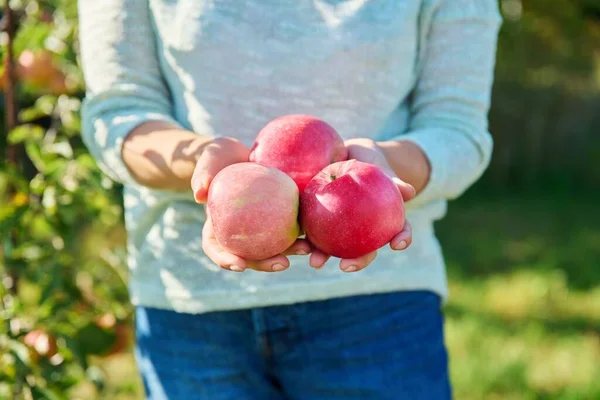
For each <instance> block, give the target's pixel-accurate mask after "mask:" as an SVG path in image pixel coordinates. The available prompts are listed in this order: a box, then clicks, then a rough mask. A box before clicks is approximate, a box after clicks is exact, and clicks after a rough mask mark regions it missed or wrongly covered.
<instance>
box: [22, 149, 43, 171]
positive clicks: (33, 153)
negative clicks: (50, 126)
mask: <svg viewBox="0 0 600 400" xmlns="http://www.w3.org/2000/svg"><path fill="white" fill-rule="evenodd" d="M25 152H26V153H27V155H28V156H29V159H30V160H31V162H32V163H33V165H35V168H36V169H37V170H38V171H40V172H42V173H44V172H45V169H46V163H45V161H44V156H43V155H42V152H41V150H40V147H39V145H38V144H37V143H33V142H27V143H25Z"/></svg>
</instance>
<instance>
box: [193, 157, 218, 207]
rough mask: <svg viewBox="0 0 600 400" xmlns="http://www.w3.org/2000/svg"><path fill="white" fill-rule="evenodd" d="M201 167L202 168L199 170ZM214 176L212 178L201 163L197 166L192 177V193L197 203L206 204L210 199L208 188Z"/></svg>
mask: <svg viewBox="0 0 600 400" xmlns="http://www.w3.org/2000/svg"><path fill="white" fill-rule="evenodd" d="M199 167H200V168H199ZM212 178H213V176H210V175H209V174H208V173H207V172H206V170H205V169H204V168H202V167H201V166H200V163H198V164H196V169H195V170H194V174H193V175H192V182H191V183H192V192H193V193H194V200H195V201H196V203H201V204H202V203H206V200H207V198H208V188H209V186H210V182H211V181H212Z"/></svg>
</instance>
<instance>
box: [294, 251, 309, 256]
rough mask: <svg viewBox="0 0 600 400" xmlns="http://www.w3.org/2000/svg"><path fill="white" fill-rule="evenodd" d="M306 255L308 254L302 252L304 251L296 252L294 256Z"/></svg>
mask: <svg viewBox="0 0 600 400" xmlns="http://www.w3.org/2000/svg"><path fill="white" fill-rule="evenodd" d="M307 254H308V253H307V252H306V251H304V250H296V255H297V256H305V255H307Z"/></svg>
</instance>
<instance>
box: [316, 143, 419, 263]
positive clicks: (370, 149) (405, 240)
mask: <svg viewBox="0 0 600 400" xmlns="http://www.w3.org/2000/svg"><path fill="white" fill-rule="evenodd" d="M346 147H347V148H348V158H349V159H355V160H358V161H362V162H366V163H369V164H373V165H376V166H378V167H380V168H381V169H382V170H383V171H384V172H385V173H387V174H388V175H389V176H390V178H392V180H393V181H394V183H395V184H396V185H397V186H398V189H400V193H401V194H402V199H403V200H404V201H409V200H410V199H412V198H413V197H414V196H415V189H414V188H413V187H412V186H411V185H410V184H408V183H406V182H404V181H402V180H400V178H398V177H397V176H396V173H395V172H394V171H393V170H392V168H391V167H390V165H389V164H388V162H387V160H386V158H385V155H384V154H383V152H382V150H381V149H380V148H379V146H378V145H377V143H376V142H375V141H373V140H371V139H351V140H347V141H346ZM411 241H412V234H411V229H410V224H409V223H408V221H406V223H405V225H404V229H403V230H402V232H400V233H399V234H397V235H396V236H395V237H394V238H393V239H392V240H391V241H390V247H391V248H392V249H393V250H404V249H406V248H408V246H410V244H411ZM376 256H377V251H373V252H371V253H369V254H366V255H364V256H362V257H359V258H352V259H342V260H341V261H340V269H341V270H342V271H344V272H356V271H360V270H362V269H364V268H365V267H367V266H368V265H369V264H370V263H371V262H373V260H374V259H375V257H376ZM329 257H330V256H329V255H328V254H325V253H323V252H321V251H319V250H313V253H312V254H311V256H310V265H311V266H312V267H313V268H322V267H323V265H324V264H325V263H326V262H327V260H328V259H329Z"/></svg>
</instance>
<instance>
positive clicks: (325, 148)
mask: <svg viewBox="0 0 600 400" xmlns="http://www.w3.org/2000/svg"><path fill="white" fill-rule="evenodd" d="M347 159H348V150H347V149H346V146H345V145H344V141H343V139H342V138H341V136H340V135H339V134H338V133H337V131H336V130H335V129H334V128H333V127H332V126H331V125H329V124H328V123H326V122H325V121H323V120H321V119H319V118H316V117H313V116H310V115H304V114H290V115H284V116H281V117H279V118H275V119H274V120H272V121H271V122H269V123H268V124H267V125H266V126H265V127H264V128H263V129H262V130H261V131H260V132H259V133H258V135H257V136H256V139H255V141H254V145H253V146H252V149H251V151H250V161H253V162H257V163H259V164H262V165H268V166H270V167H274V168H277V169H279V170H281V171H283V172H285V173H286V174H288V175H289V176H290V177H291V178H292V179H293V180H294V182H296V185H298V190H299V192H300V193H302V191H303V190H304V187H305V186H306V184H307V183H308V181H310V180H311V179H312V177H313V176H315V175H316V174H317V173H318V172H319V171H320V170H321V169H323V168H324V167H325V166H327V165H329V164H331V163H334V162H337V161H344V160H347Z"/></svg>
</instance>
